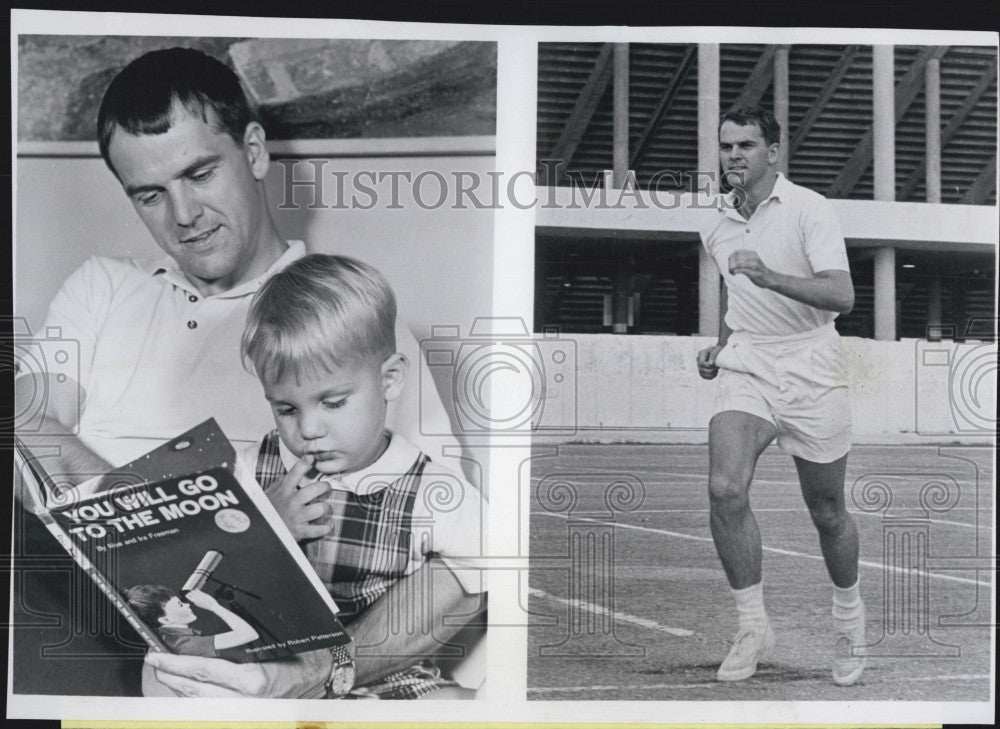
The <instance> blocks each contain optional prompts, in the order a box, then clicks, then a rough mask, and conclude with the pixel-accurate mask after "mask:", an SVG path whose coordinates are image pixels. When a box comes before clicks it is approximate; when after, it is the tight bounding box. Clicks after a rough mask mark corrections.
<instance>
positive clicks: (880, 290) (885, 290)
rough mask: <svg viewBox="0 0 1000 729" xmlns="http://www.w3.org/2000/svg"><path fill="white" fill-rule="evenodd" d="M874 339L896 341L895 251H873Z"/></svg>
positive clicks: (887, 249)
mask: <svg viewBox="0 0 1000 729" xmlns="http://www.w3.org/2000/svg"><path fill="white" fill-rule="evenodd" d="M875 339H878V340H880V341H886V342H894V341H895V340H896V249H895V248H890V247H888V246H886V247H885V248H877V249H875Z"/></svg>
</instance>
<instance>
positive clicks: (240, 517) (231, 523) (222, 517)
mask: <svg viewBox="0 0 1000 729" xmlns="http://www.w3.org/2000/svg"><path fill="white" fill-rule="evenodd" d="M215 525H216V526H217V527H219V529H221V530H222V531H224V532H229V533H230V534H239V533H240V532H245V531H246V530H247V529H249V528H250V517H249V516H247V515H246V514H244V513H243V512H242V511H240V510H239V509H222V510H221V511H217V512H216V513H215Z"/></svg>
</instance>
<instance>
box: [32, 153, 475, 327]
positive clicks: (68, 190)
mask: <svg viewBox="0 0 1000 729" xmlns="http://www.w3.org/2000/svg"><path fill="white" fill-rule="evenodd" d="M95 150H96V145H95ZM310 158H311V159H319V160H323V159H327V160H328V163H327V164H326V165H325V167H323V168H322V169H323V170H324V171H325V172H326V173H327V175H330V172H331V171H332V170H340V171H344V172H346V173H347V177H346V178H345V179H346V180H348V181H350V180H351V179H353V177H354V175H355V174H356V173H358V172H361V171H366V172H371V173H373V174H378V173H379V172H388V171H400V172H408V173H410V175H411V176H412V177H415V176H416V175H418V174H420V173H423V172H432V173H434V172H436V173H440V174H441V175H444V176H446V178H447V177H449V176H450V175H452V173H453V172H454V171H456V170H461V171H468V172H472V173H476V174H478V175H479V176H480V177H481V178H485V176H486V172H487V171H489V170H492V169H493V167H494V158H493V156H491V155H474V156H473V155H465V156H454V157H453V156H439V155H435V156H408V155H400V156H391V157H358V158H349V159H343V158H341V159H335V158H331V157H327V158H323V157H322V156H319V155H310ZM292 172H293V174H294V175H295V178H296V179H308V178H310V177H311V175H312V172H313V168H312V167H311V166H310V165H309V164H307V163H306V162H304V161H301V160H300V161H298V162H297V163H296V164H295V165H294V168H293V170H292ZM285 174H286V172H285V168H284V167H283V166H282V165H281V164H276V163H272V165H271V170H270V172H269V173H268V179H267V185H268V195H269V199H270V200H271V203H272V207H273V208H274V209H275V219H276V222H277V224H278V228H279V230H281V232H282V234H284V235H285V236H286V238H289V239H302V240H305V241H306V242H307V244H308V245H309V247H310V249H311V250H313V251H317V252H323V253H343V254H346V255H351V256H356V257H358V258H361V259H363V260H365V261H367V262H369V263H371V264H373V265H375V266H377V267H378V268H379V269H380V270H381V271H382V272H383V273H384V274H385V275H386V276H387V277H388V278H389V280H390V281H391V282H392V284H393V287H394V288H395V291H396V295H397V297H398V299H399V311H400V315H401V316H402V317H403V318H404V319H405V320H406V321H407V322H409V324H410V325H411V327H412V328H413V330H414V332H415V333H416V334H417V336H418V338H422V337H425V336H428V335H429V334H430V330H431V326H432V325H435V324H458V325H461V326H462V327H463V328H467V327H468V326H469V325H470V324H471V323H472V320H473V319H474V318H475V317H477V316H489V314H490V312H491V307H492V291H493V276H492V269H493V211H492V210H476V209H474V208H473V207H472V206H471V205H470V206H468V207H469V209H466V210H455V209H452V206H451V205H450V204H445V205H443V206H441V207H439V208H436V209H424V208H422V207H420V206H418V205H416V204H414V200H413V195H412V190H411V186H410V185H407V184H406V183H405V182H403V183H402V184H400V185H399V194H398V204H399V206H400V207H399V208H393V209H389V205H390V203H391V200H390V199H389V198H390V189H389V183H388V182H386V183H385V184H383V185H377V186H375V187H376V191H377V193H378V194H379V199H378V204H377V205H375V206H374V207H373V208H372V209H370V210H361V209H353V210H352V209H348V210H339V209H329V208H328V209H310V208H309V205H311V204H313V203H314V198H313V195H312V193H311V191H310V190H308V189H302V188H299V189H297V190H296V191H295V197H294V198H293V201H294V202H295V203H296V204H297V206H296V209H290V210H289V209H285V210H280V209H278V206H279V205H280V204H281V203H282V202H283V201H284V197H285V184H284V181H285ZM421 190H422V193H421V194H422V195H423V198H422V199H423V200H424V201H426V202H428V203H433V202H435V201H436V198H437V197H438V194H437V186H436V183H435V178H433V177H431V178H428V180H427V182H426V184H425V185H423V186H422V188H421ZM353 192H354V190H353V188H349V189H346V190H345V196H346V200H347V201H348V202H350V199H351V195H352V193H353ZM336 195H337V186H336V184H335V180H334V179H333V178H332V176H330V177H328V178H327V179H325V185H324V189H323V198H324V201H323V202H325V204H328V205H329V206H331V207H332V206H333V205H334V204H336V202H337V200H336ZM359 197H360V200H361V202H362V203H367V201H368V197H367V196H359ZM16 210H17V221H16V222H17V231H16V241H15V246H16V248H15V268H14V279H15V280H14V291H15V302H14V310H15V313H16V315H18V316H23V317H25V318H27V320H28V323H29V325H30V326H31V328H32V330H34V329H35V328H36V327H38V326H40V325H41V323H42V321H43V319H44V317H45V311H46V309H47V308H48V303H49V301H50V300H51V299H52V296H53V295H54V294H55V292H56V291H57V290H58V287H59V286H60V285H61V283H62V281H63V280H64V279H65V278H66V276H68V275H69V274H70V273H72V272H73V271H74V270H75V269H76V268H77V267H79V265H80V264H81V263H83V261H85V260H86V259H87V258H88V257H90V256H92V255H105V256H126V257H129V256H147V255H155V254H157V253H158V249H157V247H156V245H155V243H154V242H153V240H152V238H151V237H150V235H149V233H148V232H147V231H146V229H145V228H144V227H143V225H142V223H140V221H139V219H138V217H137V216H136V214H135V212H134V211H133V209H132V206H131V204H130V203H129V201H128V199H127V198H126V197H125V194H124V193H123V192H122V190H121V187H120V185H119V184H118V182H117V181H116V180H115V178H114V177H113V176H112V175H111V173H110V172H108V170H107V169H106V168H105V166H104V163H103V162H102V161H101V160H100V158H73V157H34V156H33V157H22V158H20V159H18V164H17V208H16Z"/></svg>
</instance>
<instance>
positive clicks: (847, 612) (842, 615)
mask: <svg viewBox="0 0 1000 729" xmlns="http://www.w3.org/2000/svg"><path fill="white" fill-rule="evenodd" d="M860 585H861V580H860V579H858V581H857V582H855V583H854V584H853V585H851V586H850V587H837V586H836V585H834V586H833V618H834V620H837V621H840V622H843V623H845V627H853V626H851V625H850V624H851V623H853V622H854V621H856V620H857V619H858V618H860V617H861V590H860Z"/></svg>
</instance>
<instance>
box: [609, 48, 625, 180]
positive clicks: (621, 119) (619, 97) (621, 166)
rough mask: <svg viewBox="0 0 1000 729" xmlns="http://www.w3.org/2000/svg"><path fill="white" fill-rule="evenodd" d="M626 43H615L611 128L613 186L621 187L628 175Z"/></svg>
mask: <svg viewBox="0 0 1000 729" xmlns="http://www.w3.org/2000/svg"><path fill="white" fill-rule="evenodd" d="M628 49H629V46H628V43H615V52H614V56H615V74H614V79H615V80H614V89H613V92H614V117H613V125H614V126H613V128H612V134H611V137H612V159H613V165H612V168H613V169H614V173H615V175H614V183H613V184H614V186H615V187H616V188H619V189H621V188H622V187H624V186H625V177H626V176H627V175H628V163H629V154H628V118H629V117H628V89H629V73H628V72H629V68H628V55H629V53H628Z"/></svg>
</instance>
